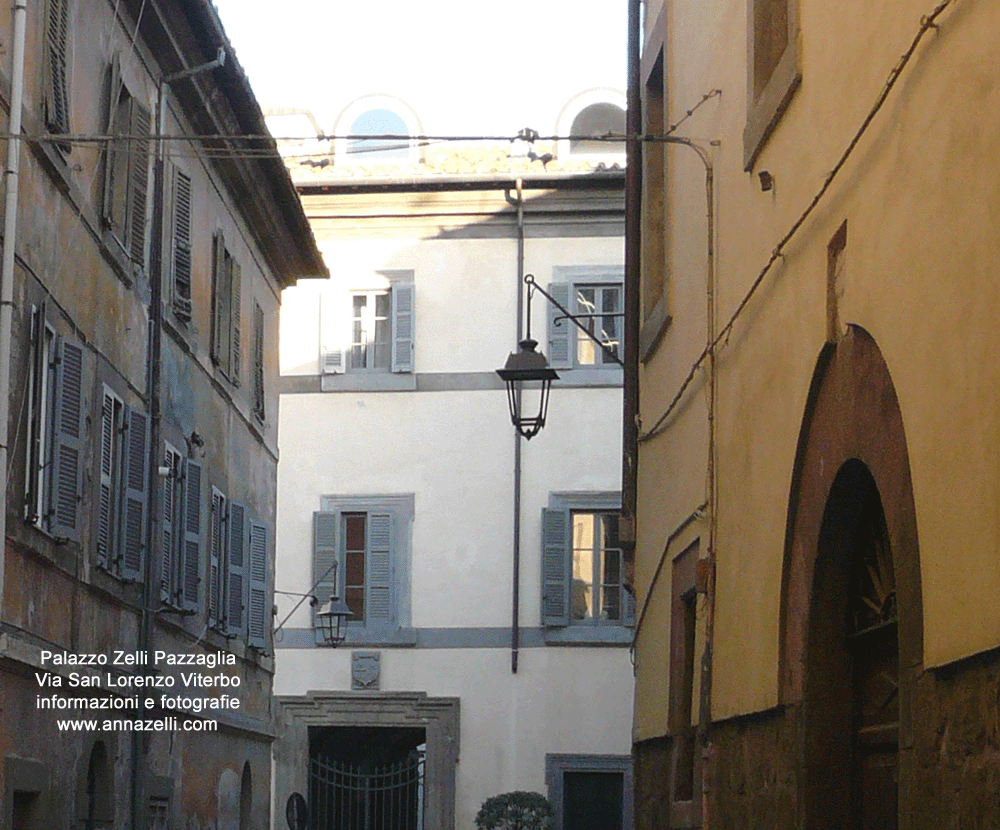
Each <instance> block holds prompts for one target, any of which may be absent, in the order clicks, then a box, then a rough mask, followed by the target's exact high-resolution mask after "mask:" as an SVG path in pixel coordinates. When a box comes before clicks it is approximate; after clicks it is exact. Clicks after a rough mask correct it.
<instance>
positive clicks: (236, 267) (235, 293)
mask: <svg viewBox="0 0 1000 830" xmlns="http://www.w3.org/2000/svg"><path fill="white" fill-rule="evenodd" d="M230 265H231V267H232V278H233V279H232V294H231V295H230V301H229V302H230V305H229V314H230V321H229V322H230V326H231V330H230V339H229V342H230V344H231V345H232V357H231V358H230V365H229V380H230V381H232V384H233V386H239V385H240V360H241V359H242V358H241V354H242V353H241V351H240V337H241V335H242V331H241V316H240V311H241V309H240V306H241V304H242V299H241V298H242V293H241V291H242V286H241V285H240V280H241V273H242V272H241V269H240V264H239V263H238V262H237V261H236V260H235V259H230Z"/></svg>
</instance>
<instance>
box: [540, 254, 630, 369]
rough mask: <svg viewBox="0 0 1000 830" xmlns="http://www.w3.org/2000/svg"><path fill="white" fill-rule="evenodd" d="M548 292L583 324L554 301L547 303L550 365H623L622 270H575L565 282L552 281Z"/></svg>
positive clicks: (595, 366) (593, 366)
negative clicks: (621, 362) (574, 274)
mask: <svg viewBox="0 0 1000 830" xmlns="http://www.w3.org/2000/svg"><path fill="white" fill-rule="evenodd" d="M574 270H575V269H574ZM616 276H617V278H615V277H616ZM548 291H549V293H550V294H551V295H552V296H553V297H554V298H555V299H556V301H557V302H558V303H559V304H560V305H561V306H563V308H565V309H566V310H567V311H569V312H570V314H571V315H572V316H573V318H574V319H575V320H576V321H577V322H578V323H579V324H580V326H582V327H583V329H581V328H580V326H577V325H575V324H574V323H573V320H570V319H567V317H566V315H565V314H564V313H563V312H562V311H561V310H560V309H559V308H558V307H557V306H556V305H554V304H553V303H548V304H547V313H548V339H549V349H548V352H549V354H548V358H549V363H550V365H551V366H552V367H553V368H555V369H600V368H620V365H621V364H620V363H619V362H618V361H619V360H621V358H622V331H623V329H624V316H623V289H622V282H621V277H620V269H599V270H596V271H594V272H591V273H586V272H576V276H574V277H572V278H571V279H569V280H567V281H566V282H554V283H552V284H550V285H549V287H548ZM595 338H596V339H595Z"/></svg>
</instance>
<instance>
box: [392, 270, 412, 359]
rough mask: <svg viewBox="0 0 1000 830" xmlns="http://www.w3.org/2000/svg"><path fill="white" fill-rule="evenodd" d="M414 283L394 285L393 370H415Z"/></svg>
mask: <svg viewBox="0 0 1000 830" xmlns="http://www.w3.org/2000/svg"><path fill="white" fill-rule="evenodd" d="M414 300H415V289H414V285H413V283H399V284H396V285H393V286H392V371H394V372H412V371H413V334H414V331H413V322H414V307H413V303H414Z"/></svg>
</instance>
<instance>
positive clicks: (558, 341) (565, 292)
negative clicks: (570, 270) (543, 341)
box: [546, 282, 574, 369]
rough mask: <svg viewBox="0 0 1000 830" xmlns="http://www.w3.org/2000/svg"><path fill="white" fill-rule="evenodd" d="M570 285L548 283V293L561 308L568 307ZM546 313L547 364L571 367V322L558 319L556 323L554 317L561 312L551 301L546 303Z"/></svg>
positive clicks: (556, 366)
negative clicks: (547, 336)
mask: <svg viewBox="0 0 1000 830" xmlns="http://www.w3.org/2000/svg"><path fill="white" fill-rule="evenodd" d="M571 289H572V286H571V285H570V284H569V283H565V282H557V283H553V284H551V285H549V293H550V294H551V295H552V296H553V297H554V298H555V299H556V302H558V303H559V304H560V305H562V306H563V308H566V309H569V310H572V309H570V308H569V297H570V290H571ZM546 309H547V313H548V335H549V355H548V358H549V365H550V366H551V367H552V368H553V369H572V368H573V351H572V347H573V339H574V338H573V329H574V326H573V322H572V321H571V320H560V321H559V322H558V324H557V323H556V317H560V316H562V312H561V311H560V310H559V309H558V308H556V306H555V305H554V304H552V303H546Z"/></svg>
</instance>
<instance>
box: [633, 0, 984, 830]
mask: <svg viewBox="0 0 1000 830" xmlns="http://www.w3.org/2000/svg"><path fill="white" fill-rule="evenodd" d="M634 19H635V20H636V21H638V15H636V16H635V18H634ZM997 22H998V18H997V14H996V12H995V10H994V9H990V8H987V7H986V6H979V5H975V4H969V3H963V2H961V1H960V0H958V1H957V2H948V0H946V1H945V2H942V3H940V4H937V5H935V4H921V3H919V2H906V3H881V2H877V3H875V4H874V5H873V4H867V5H866V6H865V7H864V8H862V7H861V6H857V7H854V6H851V5H850V4H848V5H847V6H844V5H843V4H841V5H837V6H831V5H829V4H818V3H812V2H808V0H798V2H796V1H795V0H774V1H773V2H772V0H767V2H765V0H751V2H749V3H744V2H729V0H721V2H718V3H714V4H710V6H709V7H706V6H705V5H704V4H693V3H688V2H685V0H662V2H651V3H649V4H647V5H646V15H645V24H644V28H643V30H642V31H641V33H640V32H636V35H635V41H634V43H635V45H636V47H637V48H636V49H635V50H634V55H635V58H634V62H633V66H634V74H633V76H632V77H633V80H634V90H635V93H636V94H635V98H636V99H637V100H638V101H639V103H640V104H641V108H640V109H639V110H636V114H637V116H639V118H638V125H637V126H638V130H639V131H640V132H641V133H643V134H644V136H645V140H644V141H642V142H641V150H639V151H638V152H637V157H639V156H641V159H642V183H641V193H640V194H638V195H639V198H640V203H641V205H642V209H643V214H642V221H641V228H640V233H641V238H636V239H635V242H636V245H637V247H636V248H635V249H634V250H637V251H638V252H639V259H640V267H639V268H638V269H637V272H636V277H637V280H636V281H634V282H632V283H630V284H631V285H632V287H633V288H634V293H633V294H632V295H631V296H633V297H634V298H635V301H636V305H635V306H634V307H632V311H633V313H634V314H635V319H636V320H637V324H638V327H639V328H640V338H639V354H638V355H637V360H636V365H635V371H636V372H637V377H638V383H639V391H640V404H639V410H638V412H639V416H640V425H639V434H638V440H637V447H638V450H637V452H638V475H637V493H638V497H637V507H636V530H637V534H636V587H637V595H638V606H639V609H640V610H639V612H638V615H637V637H636V667H637V675H636V719H635V728H634V734H633V738H634V753H635V759H636V778H637V791H636V817H637V826H638V827H645V828H654V827H655V828H660V827H668V826H669V827H692V826H711V827H733V828H736V827H759V826H768V827H808V828H813V827H816V828H819V827H823V828H830V827H838V828H839V827H844V828H847V827H852V828H860V827H879V828H893V827H905V828H924V827H938V826H962V827H965V826H970V827H972V826H992V825H995V824H996V823H997V822H998V821H1000V808H998V806H997V802H996V799H995V797H994V792H995V786H996V778H997V772H996V767H995V763H994V758H995V753H996V747H997V727H996V725H997V719H998V709H997V697H996V678H997V671H998V665H1000V664H998V660H997V655H998V653H1000V652H998V647H1000V625H998V621H997V617H996V615H995V614H994V613H993V612H992V609H993V608H994V607H995V604H996V603H995V596H996V592H997V588H998V587H1000V564H998V560H997V557H996V555H995V551H996V549H997V540H998V537H1000V522H998V514H997V510H996V507H995V505H996V504H997V503H998V496H1000V474H998V471H997V469H996V465H995V464H993V463H992V461H991V460H989V452H988V448H989V447H990V446H992V444H993V443H994V442H995V441H996V438H997V428H998V419H997V412H996V406H995V404H994V402H993V400H992V397H991V392H990V390H992V389H994V388H995V387H996V384H997V379H998V378H997V364H996V361H995V360H994V359H993V358H994V356H995V354H996V324H995V321H996V318H997V312H998V310H1000V308H998V305H1000V294H998V293H997V291H996V290H995V285H994V283H995V277H994V275H995V273H996V270H997V268H998V266H1000V244H998V242H997V238H996V234H995V233H994V232H993V227H992V226H993V223H992V220H991V217H992V216H993V215H994V214H995V212H996V210H997V209H998V206H1000V190H998V188H997V186H996V176H995V175H992V173H991V171H992V168H993V167H994V166H995V162H994V157H995V155H996V151H997V149H998V139H997V136H998V135H1000V131H998V129H997V123H996V122H997V116H996V109H995V107H994V104H995V100H996V92H995V90H996V88H997V83H996V81H997V71H996V68H995V66H994V62H993V61H992V60H991V58H990V55H991V54H992V53H993V52H995V50H996V48H997V46H998V40H997V34H996V33H997V26H996V24H997ZM706 194H707V198H706ZM628 283H629V281H628V277H627V284H628Z"/></svg>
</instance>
